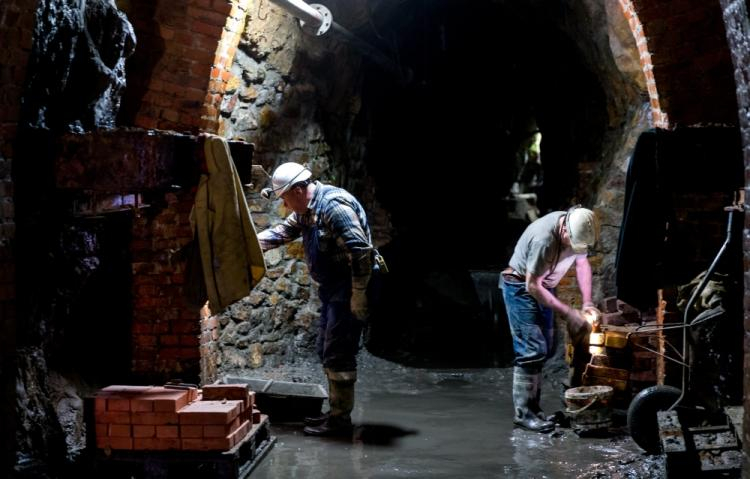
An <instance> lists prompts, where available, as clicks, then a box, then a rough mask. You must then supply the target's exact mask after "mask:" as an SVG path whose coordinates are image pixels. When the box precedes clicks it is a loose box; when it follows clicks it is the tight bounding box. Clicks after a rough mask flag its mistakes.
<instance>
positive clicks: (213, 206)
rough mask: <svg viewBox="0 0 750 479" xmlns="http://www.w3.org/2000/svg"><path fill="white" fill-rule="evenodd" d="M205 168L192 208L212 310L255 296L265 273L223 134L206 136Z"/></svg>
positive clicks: (257, 243)
mask: <svg viewBox="0 0 750 479" xmlns="http://www.w3.org/2000/svg"><path fill="white" fill-rule="evenodd" d="M204 152H205V155H206V169H207V170H208V174H203V175H201V179H200V183H199V184H198V191H197V193H196V196H195V206H194V208H193V212H192V220H193V221H192V223H193V228H194V233H195V235H194V237H195V238H197V239H198V244H199V247H200V256H201V265H202V267H203V277H204V279H205V283H206V290H207V293H208V302H209V307H210V309H211V312H212V313H213V314H216V313H219V312H220V311H222V310H223V309H224V308H226V307H227V306H229V305H230V304H231V303H233V302H235V301H237V300H239V299H242V298H244V297H245V296H247V295H248V294H250V291H251V289H252V288H253V287H254V286H255V285H256V284H258V282H259V281H260V280H261V279H262V278H263V276H264V275H265V273H266V263H265V260H264V258H263V251H262V250H261V248H260V243H259V242H258V237H257V234H256V231H255V226H254V225H253V222H252V220H251V219H250V210H249V209H248V207H247V200H246V199H245V194H244V192H243V189H242V184H241V183H240V178H239V175H238V174H237V170H236V168H235V166H234V161H233V160H232V155H231V153H230V151H229V145H228V144H227V141H226V140H225V139H224V138H221V137H218V136H213V135H211V136H207V137H206V138H205V143H204Z"/></svg>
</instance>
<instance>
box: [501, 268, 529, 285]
mask: <svg viewBox="0 0 750 479" xmlns="http://www.w3.org/2000/svg"><path fill="white" fill-rule="evenodd" d="M500 274H501V275H503V279H504V280H505V282H506V283H525V282H526V278H525V277H524V276H523V275H522V274H521V273H519V272H518V271H516V270H514V269H513V268H511V267H508V268H505V269H504V270H503V271H502V272H501V273H500Z"/></svg>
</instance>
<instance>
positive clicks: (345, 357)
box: [303, 225, 362, 371]
mask: <svg viewBox="0 0 750 479" xmlns="http://www.w3.org/2000/svg"><path fill="white" fill-rule="evenodd" d="M320 228H321V227H320V226H317V225H316V226H312V227H310V228H307V229H306V230H305V231H304V234H303V244H304V247H305V256H306V258H307V264H308V266H309V268H310V275H311V276H312V277H313V279H315V280H316V281H317V282H318V283H319V284H320V287H319V296H320V301H321V302H322V303H323V304H322V306H321V309H320V327H319V329H318V340H317V352H318V357H320V360H321V362H322V363H323V367H324V368H326V369H330V370H331V371H356V370H357V359H356V356H357V352H358V351H359V338H360V335H361V334H362V322H361V321H359V320H357V319H356V318H355V317H354V315H353V314H352V311H351V307H350V300H351V295H352V273H351V269H350V267H349V265H348V264H341V263H337V262H335V261H333V259H332V255H331V253H332V252H333V251H334V250H335V245H334V244H324V243H323V242H322V241H320V240H319V230H320Z"/></svg>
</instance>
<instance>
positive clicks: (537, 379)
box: [529, 374, 550, 421]
mask: <svg viewBox="0 0 750 479" xmlns="http://www.w3.org/2000/svg"><path fill="white" fill-rule="evenodd" d="M533 377H534V379H533V382H534V390H535V391H536V395H535V396H534V397H533V398H532V400H531V401H530V402H529V410H530V411H531V412H533V413H534V415H535V416H536V417H538V418H539V419H541V420H542V421H548V420H550V419H549V418H548V417H547V415H546V414H545V413H544V411H542V406H541V399H542V375H541V374H536V375H534V376H533Z"/></svg>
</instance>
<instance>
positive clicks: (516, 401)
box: [500, 207, 599, 432]
mask: <svg viewBox="0 0 750 479" xmlns="http://www.w3.org/2000/svg"><path fill="white" fill-rule="evenodd" d="M598 236H599V226H598V223H597V221H596V217H595V216H594V213H593V212H592V211H591V210H588V209H586V208H581V207H573V208H571V209H570V210H568V211H567V212H565V211H555V212H552V213H549V214H547V215H545V216H543V217H541V218H539V219H538V220H536V221H534V222H533V223H531V224H530V225H529V226H528V227H527V228H526V230H525V231H524V232H523V234H522V235H521V238H519V240H518V242H517V243H516V247H515V250H514V251H513V256H512V257H511V259H510V262H509V265H510V266H509V267H508V268H507V269H506V270H505V271H503V273H502V275H501V280H500V287H501V288H502V289H503V299H504V301H505V309H506V311H507V313H508V322H509V324H510V330H511V335H512V337H513V352H514V360H513V365H514V368H513V405H514V409H515V417H514V419H513V422H514V423H515V424H516V425H518V426H521V427H523V428H526V429H529V430H532V431H538V432H549V431H551V430H553V429H554V427H555V425H554V423H552V422H550V421H547V420H546V418H545V416H544V413H543V412H542V410H541V408H540V407H539V398H540V392H541V376H542V366H543V365H544V363H545V361H546V360H547V358H548V357H549V355H550V354H551V353H552V337H553V336H552V334H553V314H554V313H555V312H556V313H558V314H560V315H561V316H563V317H564V318H565V319H566V321H567V323H568V331H569V332H570V333H571V337H577V336H580V335H581V334H582V333H585V332H587V328H588V323H587V322H586V321H585V320H584V319H583V312H584V311H586V310H588V309H593V310H595V309H596V308H595V307H594V303H592V301H591V265H590V264H589V261H588V258H587V252H588V249H589V248H590V247H592V246H593V245H594V243H596V240H597V238H598ZM573 263H575V265H576V279H577V280H578V289H579V290H580V291H581V296H582V298H583V309H582V310H580V311H579V310H577V309H575V308H573V307H571V306H569V305H567V304H565V303H563V302H562V301H560V300H559V299H558V298H557V296H555V294H554V288H555V287H556V286H557V285H558V283H559V282H560V280H561V279H562V277H563V276H565V274H566V273H567V271H568V270H569V269H570V267H571V266H573Z"/></svg>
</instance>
